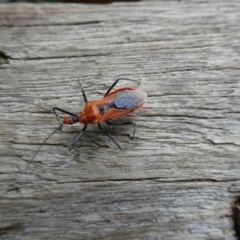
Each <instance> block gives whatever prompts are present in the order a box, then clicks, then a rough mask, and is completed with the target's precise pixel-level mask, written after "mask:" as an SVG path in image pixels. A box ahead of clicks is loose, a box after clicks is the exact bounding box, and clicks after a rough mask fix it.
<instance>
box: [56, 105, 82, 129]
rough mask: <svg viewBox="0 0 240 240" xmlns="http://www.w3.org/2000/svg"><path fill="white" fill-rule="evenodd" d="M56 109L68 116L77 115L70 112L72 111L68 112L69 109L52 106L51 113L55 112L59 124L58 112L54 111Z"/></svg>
mask: <svg viewBox="0 0 240 240" xmlns="http://www.w3.org/2000/svg"><path fill="white" fill-rule="evenodd" d="M56 110H58V111H60V112H63V113H66V114H68V115H70V116H73V117H77V116H78V115H77V114H75V113H72V112H69V111H67V110H64V109H62V108H59V107H54V108H53V113H54V114H55V116H56V118H57V120H58V121H59V123H60V124H61V125H62V122H61V120H60V118H59V116H58V114H57V113H56Z"/></svg>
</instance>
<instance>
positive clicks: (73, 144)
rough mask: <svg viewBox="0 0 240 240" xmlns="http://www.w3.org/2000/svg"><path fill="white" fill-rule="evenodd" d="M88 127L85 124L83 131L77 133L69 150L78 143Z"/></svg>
mask: <svg viewBox="0 0 240 240" xmlns="http://www.w3.org/2000/svg"><path fill="white" fill-rule="evenodd" d="M86 128H87V125H85V126H84V127H83V129H82V130H81V132H80V133H79V134H78V135H77V137H76V138H75V139H74V140H73V142H72V143H71V145H70V147H69V151H70V150H72V149H73V148H74V146H75V145H76V143H77V142H78V140H79V139H80V138H81V136H82V135H83V134H84V132H85V130H86Z"/></svg>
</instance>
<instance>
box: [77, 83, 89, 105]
mask: <svg viewBox="0 0 240 240" xmlns="http://www.w3.org/2000/svg"><path fill="white" fill-rule="evenodd" d="M79 83H80V87H81V89H82V95H83V99H84V102H85V103H87V102H88V100H87V95H86V93H85V91H84V89H83V87H82V84H81V82H80V81H79Z"/></svg>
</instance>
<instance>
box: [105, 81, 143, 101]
mask: <svg viewBox="0 0 240 240" xmlns="http://www.w3.org/2000/svg"><path fill="white" fill-rule="evenodd" d="M121 80H127V81H132V82H137V83H138V84H139V81H137V80H133V79H130V78H118V79H116V80H115V81H114V83H113V84H112V86H111V87H110V88H109V89H108V90H107V92H106V93H105V95H104V97H106V96H107V95H108V94H109V93H110V92H111V91H112V89H113V88H114V87H115V86H116V85H117V83H118V82H119V81H121Z"/></svg>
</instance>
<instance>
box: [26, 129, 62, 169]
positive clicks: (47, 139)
mask: <svg viewBox="0 0 240 240" xmlns="http://www.w3.org/2000/svg"><path fill="white" fill-rule="evenodd" d="M61 127H62V125H60V126H59V127H58V128H56V129H55V130H54V131H53V132H52V133H51V134H50V135H49V136H48V137H47V138H45V140H44V141H43V142H42V144H41V145H40V146H39V148H38V150H37V151H36V152H35V154H34V155H33V157H32V158H31V160H30V161H29V163H28V164H27V167H26V169H25V174H26V172H27V170H28V167H29V165H30V163H31V162H32V161H33V159H34V158H35V157H36V155H37V154H38V153H39V151H40V149H41V148H42V146H43V145H44V143H45V142H46V141H47V140H48V139H49V138H50V137H51V136H52V135H53V134H54V133H56V132H57V131H58V130H59V129H61Z"/></svg>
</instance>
